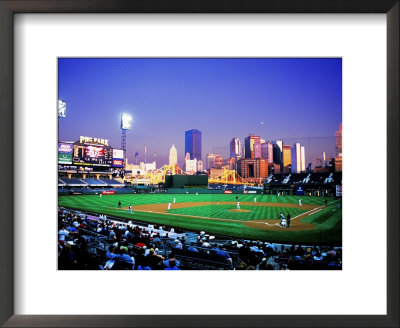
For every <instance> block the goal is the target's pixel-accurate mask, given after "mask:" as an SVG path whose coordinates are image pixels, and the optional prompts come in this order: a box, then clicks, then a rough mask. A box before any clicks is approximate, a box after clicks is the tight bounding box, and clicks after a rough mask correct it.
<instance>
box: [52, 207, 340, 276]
mask: <svg viewBox="0 0 400 328" xmlns="http://www.w3.org/2000/svg"><path fill="white" fill-rule="evenodd" d="M58 226H59V227H58V229H59V231H58V250H59V252H58V268H59V269H60V270H195V269H196V270H197V269H203V270H207V269H226V270H302V269H303V270H304V269H306V270H308V269H320V270H330V269H334V270H335V269H336V270H337V269H341V248H339V247H335V248H334V247H308V246H301V245H297V246H296V245H279V244H274V243H268V242H262V241H251V240H232V239H223V240H222V239H221V240H215V237H213V236H210V235H207V234H206V233H205V232H204V231H202V232H200V233H193V232H191V233H189V232H185V231H182V230H180V229H177V228H172V227H167V226H161V225H147V226H143V224H141V225H138V224H134V223H132V222H131V221H129V222H123V221H118V219H115V218H107V217H106V216H105V215H100V216H98V215H89V214H85V213H81V212H79V211H74V210H69V209H65V208H59V211H58Z"/></svg>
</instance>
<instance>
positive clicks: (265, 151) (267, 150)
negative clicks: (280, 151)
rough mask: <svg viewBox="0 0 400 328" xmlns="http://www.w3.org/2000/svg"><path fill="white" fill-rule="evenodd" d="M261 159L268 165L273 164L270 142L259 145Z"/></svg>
mask: <svg viewBox="0 0 400 328" xmlns="http://www.w3.org/2000/svg"><path fill="white" fill-rule="evenodd" d="M261 157H262V158H265V159H266V160H267V162H268V164H271V163H273V161H274V158H273V151H272V142H270V141H267V142H264V143H262V144H261Z"/></svg>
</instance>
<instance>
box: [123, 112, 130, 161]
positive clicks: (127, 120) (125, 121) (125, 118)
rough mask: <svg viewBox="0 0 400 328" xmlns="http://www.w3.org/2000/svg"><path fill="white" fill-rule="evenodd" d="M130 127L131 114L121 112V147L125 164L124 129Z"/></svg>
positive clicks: (126, 129)
mask: <svg viewBox="0 0 400 328" xmlns="http://www.w3.org/2000/svg"><path fill="white" fill-rule="evenodd" d="M131 129H132V116H130V115H129V114H121V148H122V150H123V151H124V165H126V131H128V130H131Z"/></svg>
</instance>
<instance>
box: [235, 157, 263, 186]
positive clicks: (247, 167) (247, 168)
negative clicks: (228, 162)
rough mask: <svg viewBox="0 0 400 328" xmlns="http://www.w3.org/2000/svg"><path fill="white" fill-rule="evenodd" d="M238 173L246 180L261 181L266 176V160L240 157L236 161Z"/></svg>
mask: <svg viewBox="0 0 400 328" xmlns="http://www.w3.org/2000/svg"><path fill="white" fill-rule="evenodd" d="M238 173H239V174H240V176H241V177H242V178H243V179H246V180H248V181H254V180H256V181H257V180H259V181H261V180H262V179H264V178H266V177H268V163H267V160H266V159H264V158H242V159H241V160H239V161H238Z"/></svg>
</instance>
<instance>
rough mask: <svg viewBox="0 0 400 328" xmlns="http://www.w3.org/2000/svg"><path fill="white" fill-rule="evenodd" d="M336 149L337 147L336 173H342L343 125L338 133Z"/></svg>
mask: <svg viewBox="0 0 400 328" xmlns="http://www.w3.org/2000/svg"><path fill="white" fill-rule="evenodd" d="M335 135H336V147H335V155H336V156H335V171H336V172H341V171H342V160H343V158H342V157H343V156H342V123H340V126H339V130H338V131H336V134H335Z"/></svg>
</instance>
